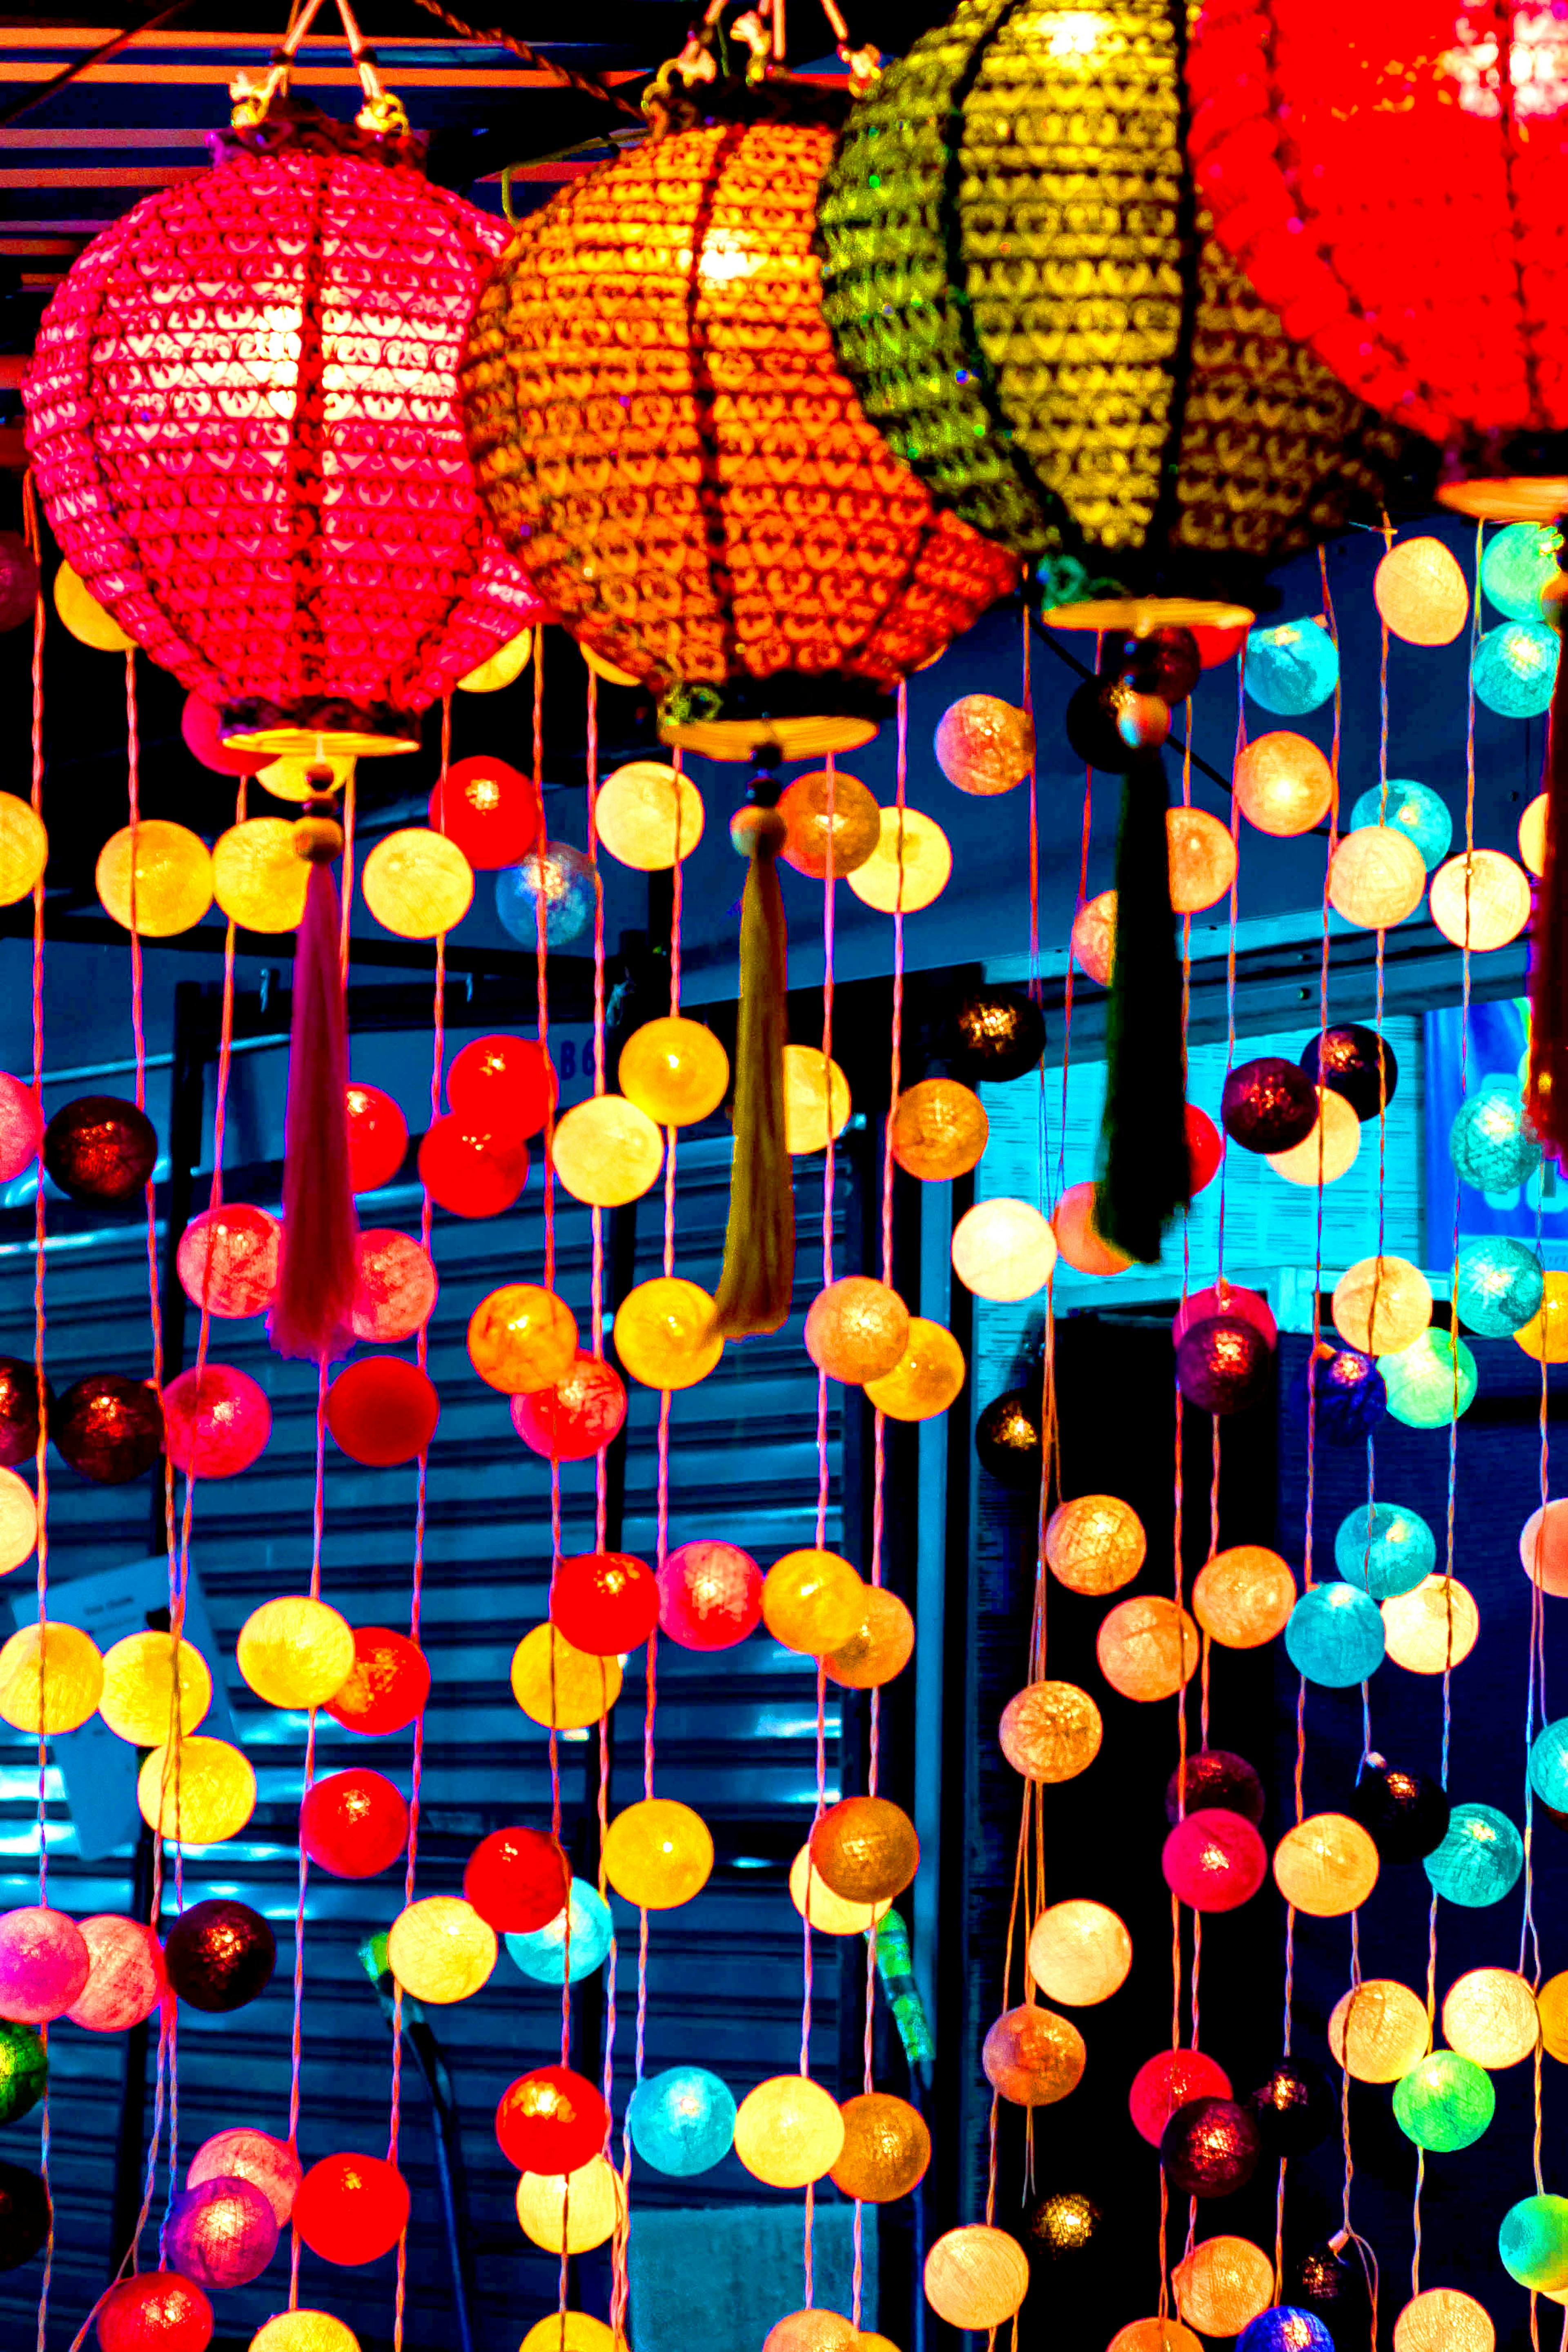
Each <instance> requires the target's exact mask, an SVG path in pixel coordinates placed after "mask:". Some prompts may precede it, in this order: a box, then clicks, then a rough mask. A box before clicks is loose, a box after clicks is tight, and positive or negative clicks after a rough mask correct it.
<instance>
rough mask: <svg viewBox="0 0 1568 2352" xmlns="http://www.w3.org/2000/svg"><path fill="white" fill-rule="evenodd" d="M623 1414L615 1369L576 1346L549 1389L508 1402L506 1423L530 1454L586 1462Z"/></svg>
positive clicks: (622, 1392)
mask: <svg viewBox="0 0 1568 2352" xmlns="http://www.w3.org/2000/svg"><path fill="white" fill-rule="evenodd" d="M625 1420H626V1388H625V1385H624V1383H623V1381H622V1380H621V1376H620V1374H619V1372H617V1371H616V1368H615V1366H614V1365H613V1364H606V1363H605V1360H604V1358H603V1357H602V1356H592V1355H590V1354H589V1353H588V1350H587V1349H585V1348H579V1349H578V1350H577V1353H576V1355H575V1356H574V1359H573V1360H572V1363H571V1365H570V1366H569V1367H568V1369H567V1371H566V1373H565V1375H564V1376H563V1378H562V1379H561V1380H558V1381H556V1383H555V1385H554V1387H553V1388H548V1389H532V1390H531V1391H529V1393H528V1394H527V1395H526V1396H514V1397H513V1398H512V1400H511V1425H512V1427H513V1428H514V1429H515V1430H516V1432H517V1433H518V1435H519V1436H520V1437H521V1440H522V1442H523V1444H525V1445H526V1446H527V1447H528V1448H529V1450H530V1452H531V1453H534V1454H542V1456H543V1457H544V1459H545V1461H547V1462H548V1461H550V1460H552V1459H553V1460H555V1461H557V1462H590V1461H592V1459H593V1457H594V1455H595V1454H602V1453H603V1452H604V1449H605V1446H606V1445H608V1444H609V1443H610V1442H611V1440H612V1438H615V1437H618V1436H619V1434H620V1431H621V1424H622V1423H623V1422H624V1421H625Z"/></svg>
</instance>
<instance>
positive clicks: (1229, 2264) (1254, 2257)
mask: <svg viewBox="0 0 1568 2352" xmlns="http://www.w3.org/2000/svg"><path fill="white" fill-rule="evenodd" d="M1171 2284H1172V2285H1173V2287H1174V2288H1175V2291H1176V2309H1177V2310H1178V2311H1179V2312H1180V2313H1181V2315H1182V2317H1183V2318H1184V2320H1186V2321H1187V2322H1188V2323H1189V2325H1190V2326H1194V2327H1196V2328H1201V2329H1202V2331H1203V2333H1204V2334H1205V2336H1239V2335H1240V2333H1241V2331H1242V2329H1243V2328H1244V2327H1245V2326H1247V2323H1248V2321H1249V2320H1253V2319H1256V2318H1257V2316H1258V2313H1259V2312H1260V2311H1267V2310H1268V2306H1269V2305H1270V2304H1271V2303H1272V2302H1273V2300H1274V2264H1273V2262H1272V2260H1271V2259H1270V2257H1269V2256H1268V2254H1266V2253H1265V2252H1263V2249H1262V2247H1261V2246H1255V2245H1254V2244H1253V2243H1252V2242H1251V2240H1250V2239H1249V2238H1228V2237H1226V2238H1205V2241H1204V2242H1203V2244H1202V2245H1201V2246H1194V2249H1193V2251H1192V2252H1191V2253H1190V2254H1189V2255H1188V2256H1187V2258H1186V2260H1185V2261H1184V2262H1182V2263H1177V2265H1176V2268H1175V2271H1174V2273H1173V2276H1172V2281H1171Z"/></svg>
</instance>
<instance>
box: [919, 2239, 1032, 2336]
mask: <svg viewBox="0 0 1568 2352" xmlns="http://www.w3.org/2000/svg"><path fill="white" fill-rule="evenodd" d="M924 2284H925V2296H926V2301H927V2302H928V2303H929V2304H930V2305H931V2309H932V2310H933V2311H934V2312H935V2314H936V2315H937V2317H938V2318H939V2319H945V2320H946V2321H947V2323H948V2326H950V2327H975V2328H982V2329H984V2328H990V2327H1000V2326H1002V2324H1003V2322H1004V2320H1007V2319H1011V2318H1012V2316H1013V2314H1014V2313H1015V2312H1016V2310H1017V2309H1018V2308H1019V2306H1020V2305H1022V2303H1023V2300H1024V2297H1025V2296H1026V2294H1027V2293H1028V2291H1029V2258H1028V2256H1027V2254H1026V2252H1024V2249H1023V2247H1022V2246H1021V2245H1020V2244H1019V2243H1018V2241H1017V2239H1016V2238H1010V2237H1009V2236H1008V2234H1007V2232H1006V2231H1005V2230H995V2229H993V2228H992V2227H991V2226H990V2224H989V2223H987V2222H984V2221H971V2222H968V2223H966V2224H965V2225H964V2227H963V2228H962V2229H958V2230H949V2231H946V2233H945V2234H944V2235H943V2236H942V2237H940V2238H939V2239H938V2240H937V2242H936V2243H935V2245H934V2246H932V2248H931V2252H930V2253H929V2254H928V2255H927V2256H926V2263H925V2278H924Z"/></svg>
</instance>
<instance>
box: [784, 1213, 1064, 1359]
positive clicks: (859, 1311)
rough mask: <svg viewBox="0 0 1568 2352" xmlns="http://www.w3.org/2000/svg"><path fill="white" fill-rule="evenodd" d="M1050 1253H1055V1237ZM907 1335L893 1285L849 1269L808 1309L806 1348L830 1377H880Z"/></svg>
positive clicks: (907, 1321) (903, 1311) (901, 1305)
mask: <svg viewBox="0 0 1568 2352" xmlns="http://www.w3.org/2000/svg"><path fill="white" fill-rule="evenodd" d="M973 1213H974V1212H973V1210H971V1212H970V1215H971V1216H973ZM964 1222H967V1221H966V1220H961V1223H964ZM1041 1222H1042V1223H1044V1220H1043V1219H1042V1220H1041ZM1047 1230H1048V1229H1047ZM953 1247H954V1249H955V1250H956V1248H957V1247H958V1236H957V1234H954V1235H953ZM1051 1255H1052V1256H1053V1258H1054V1257H1055V1255H1056V1244H1055V1243H1054V1242H1053V1243H1052V1244H1051ZM961 1279H962V1276H961ZM1021 1295H1022V1296H1024V1297H1027V1296H1028V1293H1027V1292H1024V1293H1022V1294H1021ZM909 1339H910V1314H909V1309H908V1307H906V1306H905V1305H904V1302H903V1300H902V1299H901V1298H900V1297H899V1294H898V1292H897V1291H896V1290H892V1289H889V1286H888V1285H887V1284H886V1283H885V1282H874V1281H873V1280H872V1279H871V1277H870V1276H868V1275H864V1274H848V1275H845V1276H842V1277H841V1278H840V1279H839V1280H838V1281H837V1282H830V1283H829V1284H828V1286H827V1287H826V1290H821V1291H818V1293H817V1295H816V1297H815V1298H814V1299H813V1300H812V1302H811V1305H810V1307H808V1308H807V1310H806V1317H805V1352H806V1354H807V1355H808V1356H809V1357H810V1358H811V1360H812V1362H813V1363H814V1364H815V1365H816V1368H817V1370H819V1371H822V1372H826V1374H827V1377H828V1379H829V1380H833V1381H845V1382H847V1384H849V1385H852V1386H856V1387H858V1386H859V1385H860V1384H861V1383H862V1382H863V1381H872V1380H879V1379H880V1378H881V1377H883V1375H885V1374H886V1373H888V1372H890V1371H891V1370H892V1369H893V1367H894V1365H895V1364H897V1363H898V1362H899V1360H900V1358H901V1357H902V1355H903V1353H904V1350H905V1349H906V1348H907V1347H908V1346H909Z"/></svg>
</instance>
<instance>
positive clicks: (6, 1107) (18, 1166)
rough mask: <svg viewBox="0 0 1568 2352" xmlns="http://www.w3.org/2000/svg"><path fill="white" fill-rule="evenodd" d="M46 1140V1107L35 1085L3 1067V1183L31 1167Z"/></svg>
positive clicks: (0, 1074)
mask: <svg viewBox="0 0 1568 2352" xmlns="http://www.w3.org/2000/svg"><path fill="white" fill-rule="evenodd" d="M43 1140H44V1111H43V1105H42V1104H41V1103H40V1102H39V1100H38V1097H37V1094H36V1093H35V1092H34V1090H33V1088H32V1087H29V1086H27V1085H26V1084H25V1083H24V1081H23V1080H22V1079H21V1078H14V1077H13V1076H11V1073H10V1072H9V1070H0V1183H3V1184H8V1183H9V1182H10V1181H11V1179H12V1177H13V1176H19V1175H20V1174H21V1172H22V1171H23V1169H24V1168H30V1167H31V1166H32V1164H33V1162H34V1160H36V1159H37V1156H38V1150H39V1147H40V1145H41V1144H42V1142H43Z"/></svg>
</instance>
